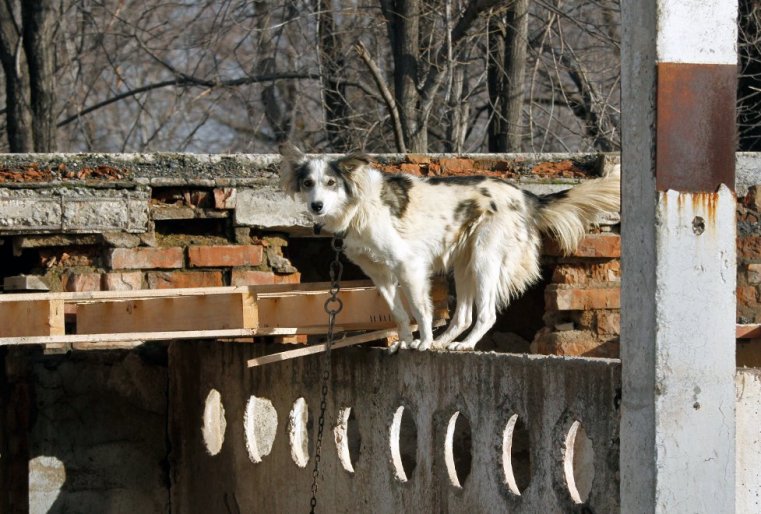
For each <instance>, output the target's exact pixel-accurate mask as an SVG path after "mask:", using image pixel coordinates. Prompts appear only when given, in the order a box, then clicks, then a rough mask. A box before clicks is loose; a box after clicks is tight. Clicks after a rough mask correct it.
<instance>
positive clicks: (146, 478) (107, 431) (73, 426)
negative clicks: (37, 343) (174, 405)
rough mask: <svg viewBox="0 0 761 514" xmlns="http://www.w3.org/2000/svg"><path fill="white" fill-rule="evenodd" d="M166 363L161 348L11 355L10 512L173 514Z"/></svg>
mask: <svg viewBox="0 0 761 514" xmlns="http://www.w3.org/2000/svg"><path fill="white" fill-rule="evenodd" d="M162 353H163V356H162ZM165 358H166V354H165V352H162V351H161V349H160V348H159V349H158V351H157V353H152V351H150V350H149V349H148V348H144V349H142V350H141V351H138V350H134V351H129V352H127V351H110V352H78V353H73V354H58V355H50V354H49V355H43V354H42V353H41V352H24V353H23V354H20V353H19V352H16V355H13V354H11V355H10V356H9V357H8V359H7V362H8V363H10V362H13V363H14V364H15V368H16V370H15V372H14V373H13V376H12V377H9V382H10V384H6V386H5V388H6V391H9V390H10V391H11V392H12V394H11V395H9V397H7V398H5V400H7V403H6V404H5V405H3V407H4V408H5V409H8V408H9V406H13V407H14V408H15V412H6V413H5V414H6V418H5V423H4V427H3V429H5V431H4V434H2V436H0V441H2V442H3V443H4V445H3V446H4V449H5V450H7V452H4V454H3V455H2V457H0V468H2V470H0V475H3V474H5V475H6V480H7V482H6V484H7V483H10V484H11V487H10V490H8V489H5V490H0V512H29V513H31V514H44V513H48V512H50V513H59V512H93V513H94V512H99V513H121V512H135V513H137V512H141V513H158V512H168V511H169V510H170V509H169V480H168V467H167V466H168V463H167V455H168V451H169V450H168V442H167V432H166V413H167V373H166V362H165ZM9 385H10V388H9ZM19 414H21V416H22V417H23V418H25V419H24V420H23V421H19V420H15V421H12V420H11V417H12V416H18V415H19ZM13 426H15V427H16V430H15V431H13V430H8V429H9V428H12V427H13ZM22 471H23V473H22Z"/></svg>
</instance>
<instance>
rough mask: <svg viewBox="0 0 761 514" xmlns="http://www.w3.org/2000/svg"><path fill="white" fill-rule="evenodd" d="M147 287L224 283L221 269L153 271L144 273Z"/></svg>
mask: <svg viewBox="0 0 761 514" xmlns="http://www.w3.org/2000/svg"><path fill="white" fill-rule="evenodd" d="M146 280H147V282H148V288H149V289H177V288H187V287H221V286H223V285H225V282H224V278H223V277H222V272H221V271H154V272H150V273H148V274H146Z"/></svg>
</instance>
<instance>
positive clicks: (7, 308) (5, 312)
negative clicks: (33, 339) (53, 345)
mask: <svg viewBox="0 0 761 514" xmlns="http://www.w3.org/2000/svg"><path fill="white" fill-rule="evenodd" d="M0 296H4V295H0ZM6 296H15V297H22V298H23V297H24V295H6ZM63 334H64V312H63V301H61V300H54V299H40V300H32V301H28V300H26V299H24V300H21V299H18V300H16V301H6V302H3V303H0V337H25V336H55V335H63Z"/></svg>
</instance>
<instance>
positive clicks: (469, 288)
mask: <svg viewBox="0 0 761 514" xmlns="http://www.w3.org/2000/svg"><path fill="white" fill-rule="evenodd" d="M454 281H455V289H456V293H457V307H455V311H454V315H453V316H452V320H451V321H450V322H449V326H448V327H447V329H446V330H445V331H444V333H443V334H441V335H440V336H439V337H437V338H436V340H435V341H434V342H433V348H437V349H442V348H446V347H447V345H448V344H449V343H451V342H452V341H454V339H455V338H456V337H457V336H459V335H460V334H462V333H463V332H464V331H465V330H466V329H467V328H468V327H469V326H470V324H471V323H472V322H473V300H474V293H475V291H473V277H472V275H471V274H470V272H469V270H468V269H467V264H465V265H464V266H457V265H455V270H454Z"/></svg>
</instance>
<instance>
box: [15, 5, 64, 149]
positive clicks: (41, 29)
mask: <svg viewBox="0 0 761 514" xmlns="http://www.w3.org/2000/svg"><path fill="white" fill-rule="evenodd" d="M55 15H56V12H55V11H54V9H53V3H52V2H50V1H46V0H24V1H22V2H21V20H22V24H21V26H22V32H23V40H24V52H25V53H26V58H27V62H28V65H29V86H30V88H29V90H30V98H31V106H32V135H33V136H34V151H35V152H53V151H55V150H56V149H57V146H58V145H57V143H56V114H57V111H56V101H55V86H54V81H55V77H54V76H53V48H54V43H53V40H54V36H55V29H56V23H55Z"/></svg>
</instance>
